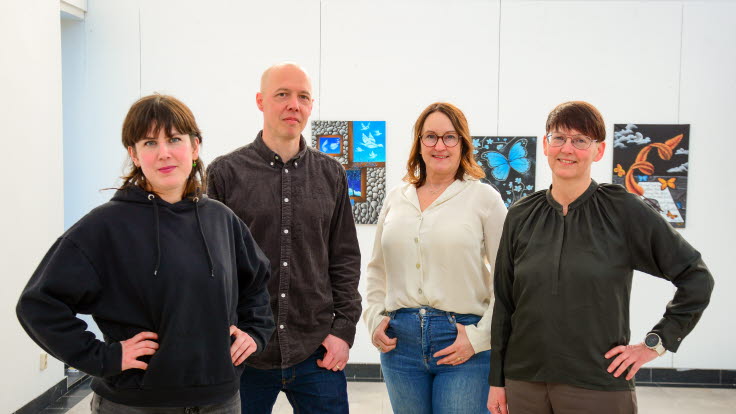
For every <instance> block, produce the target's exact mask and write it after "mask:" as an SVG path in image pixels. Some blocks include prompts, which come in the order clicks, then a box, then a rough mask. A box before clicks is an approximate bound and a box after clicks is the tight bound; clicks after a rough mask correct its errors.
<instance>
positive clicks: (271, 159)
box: [253, 130, 307, 168]
mask: <svg viewBox="0 0 736 414" xmlns="http://www.w3.org/2000/svg"><path fill="white" fill-rule="evenodd" d="M253 149H254V150H255V151H256V153H257V154H258V155H259V156H260V157H261V158H262V159H263V160H264V161H266V162H267V163H269V164H270V165H276V164H279V163H281V164H292V165H293V167H294V168H299V160H300V159H301V158H302V157H304V154H306V152H307V140H306V139H304V136H303V135H300V136H299V152H297V153H296V155H295V156H294V157H293V158H292V159H290V160H288V161H286V162H284V160H282V159H281V156H280V155H279V154H277V153H275V152H273V151H272V150H271V148H268V146H267V145H266V143H265V142H263V130H261V131H259V132H258V135H256V139H255V140H254V141H253Z"/></svg>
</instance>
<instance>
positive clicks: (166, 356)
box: [142, 331, 237, 389]
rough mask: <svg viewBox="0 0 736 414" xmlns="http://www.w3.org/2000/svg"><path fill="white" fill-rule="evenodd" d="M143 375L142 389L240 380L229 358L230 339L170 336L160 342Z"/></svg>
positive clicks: (214, 336) (226, 334)
mask: <svg viewBox="0 0 736 414" xmlns="http://www.w3.org/2000/svg"><path fill="white" fill-rule="evenodd" d="M159 344H160V347H159V349H158V351H156V353H155V354H154V355H153V357H151V361H150V362H149V364H148V369H147V370H146V373H145V375H144V376H143V384H142V388H143V389H160V388H176V387H192V386H207V385H216V384H223V383H227V382H231V381H234V380H235V379H237V376H236V370H235V366H234V365H233V362H232V360H231V359H230V337H229V336H228V332H227V331H225V332H224V335H206V334H199V335H195V334H175V333H170V334H168V335H167V337H165V338H160V339H159Z"/></svg>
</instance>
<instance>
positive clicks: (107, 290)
mask: <svg viewBox="0 0 736 414" xmlns="http://www.w3.org/2000/svg"><path fill="white" fill-rule="evenodd" d="M201 141H202V137H201V135H200V131H199V128H198V127H197V124H196V122H195V120H194V116H193V115H192V112H191V111H190V110H189V108H187V107H186V106H185V105H184V104H183V103H182V102H180V101H179V100H177V99H175V98H173V97H170V96H165V95H151V96H147V97H144V98H142V99H140V100H139V101H138V102H136V103H135V104H134V105H133V106H132V107H131V108H130V111H129V112H128V115H127V117H126V119H125V122H124V124H123V145H124V146H125V148H126V149H127V151H128V153H129V155H130V159H131V161H132V165H131V167H130V170H129V172H128V174H127V175H126V176H125V177H123V179H124V182H123V185H122V186H121V188H120V189H119V190H118V191H117V192H116V193H115V196H114V197H113V198H112V200H111V201H109V202H108V203H105V204H103V205H101V206H99V207H97V208H95V209H94V210H92V211H91V212H90V213H89V214H87V215H86V216H85V217H83V218H82V219H81V220H79V221H78V222H77V223H76V224H75V225H73V226H72V227H71V228H70V229H69V230H68V231H67V232H66V233H64V234H63V235H62V236H61V237H60V238H59V239H58V240H57V241H56V243H54V245H53V246H52V247H51V249H50V250H49V251H48V253H47V254H46V256H45V257H44V258H43V260H42V261H41V263H40V264H39V266H38V268H37V269H36V271H35V273H34V274H33V276H32V277H31V280H30V281H29V282H28V285H27V286H26V288H25V289H24V291H23V293H22V295H21V297H20V300H19V302H18V306H17V309H16V310H17V314H18V319H19V320H20V322H21V325H22V326H23V328H24V329H25V330H26V332H28V334H29V335H30V336H31V338H32V339H33V340H34V341H36V343H37V344H38V345H40V346H41V347H42V348H43V349H45V350H46V351H47V352H49V353H50V354H51V355H53V356H54V357H56V358H58V359H60V360H62V361H64V362H66V363H67V364H69V365H71V366H73V367H75V368H78V369H80V370H82V371H84V372H86V373H88V374H90V375H92V376H94V379H93V381H92V389H93V390H94V392H95V395H94V397H93V400H92V409H93V412H95V413H113V412H115V413H117V412H140V413H153V412H156V413H160V412H172V413H174V412H184V410H185V409H186V408H190V407H198V408H199V410H198V412H200V413H207V412H212V413H214V412H216V413H230V412H232V413H238V412H240V398H239V394H238V386H239V383H240V381H239V377H240V373H241V372H242V367H243V364H242V362H243V361H244V360H245V359H246V358H247V357H248V356H250V355H251V354H253V353H255V352H260V351H261V350H263V348H264V346H265V344H266V342H267V341H268V339H269V337H270V336H271V334H272V333H273V329H274V322H273V316H272V313H271V307H270V304H269V295H268V291H267V289H266V285H267V282H268V277H269V263H268V259H266V256H265V255H264V254H263V252H261V250H260V248H259V247H258V245H257V244H256V242H255V241H254V240H253V237H252V236H251V234H250V232H249V230H248V228H247V227H246V225H245V224H244V223H243V222H242V221H241V220H240V219H238V218H237V217H236V216H235V214H233V212H232V211H230V209H228V208H227V207H225V206H224V205H223V204H221V203H219V202H217V201H214V200H210V199H208V198H207V197H206V196H203V194H204V188H203V186H204V184H203V183H204V179H203V175H204V171H205V169H204V165H203V163H202V160H201V159H200V158H199V145H200V144H201ZM77 313H82V314H90V315H92V317H93V318H94V320H95V321H96V322H97V324H98V326H99V328H100V330H101V331H102V333H103V335H104V342H102V341H100V340H98V339H96V338H95V335H94V334H92V333H90V332H89V331H87V330H86V327H87V325H86V324H85V323H84V322H83V321H82V320H81V319H78V318H77V317H76V314H77Z"/></svg>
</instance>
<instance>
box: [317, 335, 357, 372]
mask: <svg viewBox="0 0 736 414" xmlns="http://www.w3.org/2000/svg"><path fill="white" fill-rule="evenodd" d="M322 346H324V347H325V349H327V352H325V356H323V357H322V359H318V360H317V366H318V367H321V368H324V369H329V370H332V371H342V370H344V369H345V365H346V364H347V363H348V358H350V345H348V343H347V342H345V341H343V340H342V339H340V338H338V337H336V336H335V335H332V334H329V335H327V338H325V340H324V341H322Z"/></svg>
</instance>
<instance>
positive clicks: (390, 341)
mask: <svg viewBox="0 0 736 414" xmlns="http://www.w3.org/2000/svg"><path fill="white" fill-rule="evenodd" d="M390 320H391V318H389V317H388V316H384V317H383V319H381V323H379V324H378V326H377V327H376V330H375V331H373V345H374V346H375V347H376V348H377V349H378V350H379V351H380V352H388V351H393V349H394V348H396V338H389V337H388V336H387V335H386V329H388V322H389V321H390Z"/></svg>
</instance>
